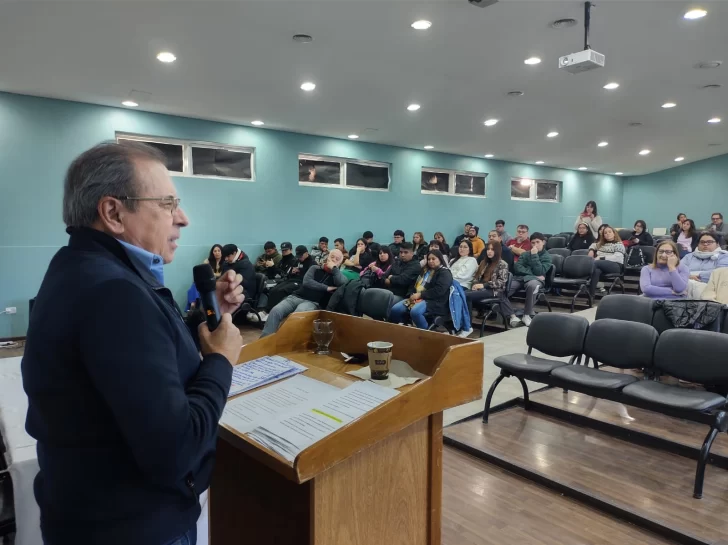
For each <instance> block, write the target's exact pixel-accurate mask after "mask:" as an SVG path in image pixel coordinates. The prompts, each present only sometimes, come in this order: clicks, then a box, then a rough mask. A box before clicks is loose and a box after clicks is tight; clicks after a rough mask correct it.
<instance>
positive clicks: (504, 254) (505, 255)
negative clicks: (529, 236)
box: [478, 229, 530, 272]
mask: <svg viewBox="0 0 728 545" xmlns="http://www.w3.org/2000/svg"><path fill="white" fill-rule="evenodd" d="M511 240H515V239H513V238H512V239H511ZM488 242H497V243H498V244H500V247H501V251H500V258H501V259H502V260H503V261H505V262H506V264H507V265H508V270H509V271H511V272H513V264H514V263H515V261H514V256H513V252H512V251H511V249H510V248H509V247H508V246H506V244H505V242H503V238H502V237H501V235H500V233H499V232H498V231H496V230H495V229H493V230H492V231H490V232H488ZM529 244H530V241H529ZM487 246H488V245H487V244H486V248H485V250H483V251H482V252H480V255H479V256H478V264H480V263H482V262H483V260H484V259H485V258H486V252H487V251H488V247H487Z"/></svg>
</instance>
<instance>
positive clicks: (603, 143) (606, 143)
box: [597, 142, 609, 148]
mask: <svg viewBox="0 0 728 545" xmlns="http://www.w3.org/2000/svg"><path fill="white" fill-rule="evenodd" d="M608 145H609V142H599V143H598V144H597V146H599V147H600V148H604V147H606V146H608Z"/></svg>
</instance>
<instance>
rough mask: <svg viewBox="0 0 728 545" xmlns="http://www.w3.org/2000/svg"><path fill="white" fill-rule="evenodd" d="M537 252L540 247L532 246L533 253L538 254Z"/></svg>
mask: <svg viewBox="0 0 728 545" xmlns="http://www.w3.org/2000/svg"><path fill="white" fill-rule="evenodd" d="M536 254H538V249H537V248H536V247H535V246H534V247H532V248H531V255H536Z"/></svg>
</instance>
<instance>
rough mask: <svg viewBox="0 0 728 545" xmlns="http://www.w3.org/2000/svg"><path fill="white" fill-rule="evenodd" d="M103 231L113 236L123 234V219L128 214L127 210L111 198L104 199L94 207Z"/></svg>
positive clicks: (119, 202)
mask: <svg viewBox="0 0 728 545" xmlns="http://www.w3.org/2000/svg"><path fill="white" fill-rule="evenodd" d="M96 210H97V212H98V214H99V221H100V222H101V224H102V226H103V229H104V231H106V232H108V233H111V234H113V235H120V234H122V233H123V232H124V217H125V216H126V214H128V213H129V211H128V210H127V208H126V207H125V206H124V205H123V204H122V203H121V201H119V200H118V199H115V198H113V197H104V198H102V199H101V200H100V201H99V204H98V205H97V207H96Z"/></svg>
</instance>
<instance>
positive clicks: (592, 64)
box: [559, 49, 606, 74]
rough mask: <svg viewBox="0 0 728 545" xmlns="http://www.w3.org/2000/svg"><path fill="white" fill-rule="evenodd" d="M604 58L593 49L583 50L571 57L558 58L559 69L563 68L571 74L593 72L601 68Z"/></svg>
mask: <svg viewBox="0 0 728 545" xmlns="http://www.w3.org/2000/svg"><path fill="white" fill-rule="evenodd" d="M605 60H606V57H605V56H604V55H602V54H601V53H597V52H596V51H594V50H593V49H585V50H584V51H579V52H578V53H572V54H571V55H564V56H563V57H559V68H563V69H564V70H566V71H567V72H571V73H572V74H578V73H579V72H586V71H587V70H594V69H595V68H603V67H604V61H605Z"/></svg>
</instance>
